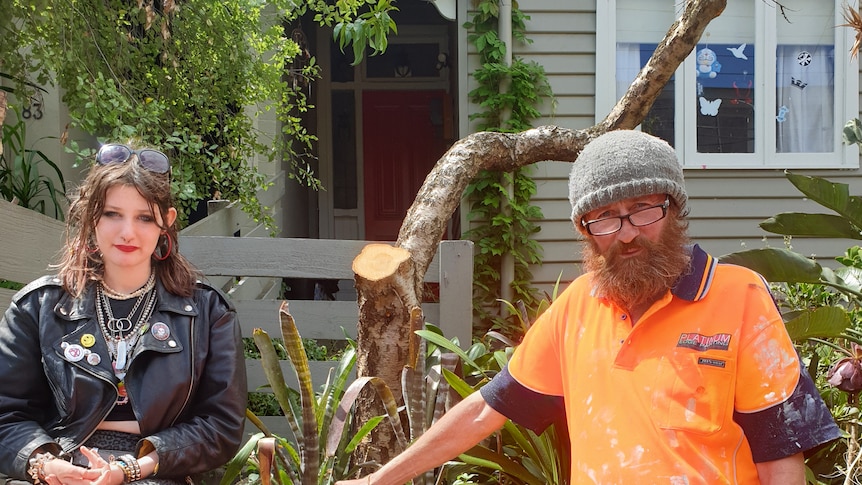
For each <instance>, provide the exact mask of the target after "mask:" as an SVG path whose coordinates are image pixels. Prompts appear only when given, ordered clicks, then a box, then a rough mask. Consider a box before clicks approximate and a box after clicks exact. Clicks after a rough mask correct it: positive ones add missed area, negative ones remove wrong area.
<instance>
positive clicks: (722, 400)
mask: <svg viewBox="0 0 862 485" xmlns="http://www.w3.org/2000/svg"><path fill="white" fill-rule="evenodd" d="M569 199H570V202H571V203H572V222H573V223H574V226H575V228H576V229H577V230H578V231H579V233H580V234H581V235H582V236H583V237H584V238H585V240H586V244H585V247H584V265H585V269H586V270H587V272H586V273H585V274H584V275H582V276H580V277H579V278H577V279H576V280H575V281H574V282H572V283H571V284H570V285H569V287H568V288H566V290H565V291H564V292H563V293H562V294H561V295H560V296H559V297H558V298H557V299H556V300H555V301H554V302H553V304H552V305H551V306H550V307H549V308H548V309H547V310H546V311H545V312H544V313H543V314H542V315H541V316H540V317H539V319H538V320H537V321H536V322H535V324H534V325H533V326H532V328H531V329H530V330H529V331H528V332H527V335H526V336H525V338H524V341H523V342H522V343H521V345H519V346H518V348H517V349H516V350H515V353H514V355H513V356H512V359H511V360H510V362H509V364H508V366H507V367H506V368H505V369H503V371H502V372H500V373H499V374H498V375H497V376H496V377H495V378H494V379H493V380H492V381H491V382H490V383H489V384H487V385H485V386H484V387H482V389H481V390H480V392H477V393H474V394H473V395H471V396H469V397H467V398H466V399H465V400H464V401H462V402H461V403H459V404H458V405H456V406H455V407H454V408H452V409H451V410H450V411H449V412H447V413H446V414H445V415H444V416H443V418H442V419H441V420H440V421H438V422H437V423H436V424H435V425H434V426H432V427H431V429H430V430H428V431H427V432H426V433H425V434H424V435H422V437H421V438H420V439H419V440H417V441H416V442H415V443H414V444H413V445H411V446H410V447H409V448H408V449H407V450H406V451H405V452H404V453H402V454H401V455H399V456H397V457H396V458H394V459H393V460H392V461H391V462H390V463H388V464H386V465H385V466H384V467H382V468H381V469H379V470H377V471H375V472H374V473H372V474H371V475H368V476H366V477H365V478H362V479H360V480H354V481H346V482H341V483H342V484H344V485H348V484H354V485H359V484H374V485H377V484H392V485H397V484H403V483H404V482H406V481H408V480H409V479H410V478H412V477H414V476H416V475H418V474H420V473H422V472H424V471H425V470H427V469H430V468H432V467H435V466H439V465H440V464H442V463H444V462H445V461H447V460H449V459H452V458H454V457H456V456H458V455H459V454H460V453H462V452H464V451H466V450H468V449H469V448H471V447H472V446H473V445H475V444H476V443H478V442H479V441H481V440H482V439H484V438H486V437H487V436H488V435H489V434H491V433H493V432H495V431H496V430H498V429H499V428H500V427H502V425H503V424H504V423H505V421H506V419H507V418H508V419H511V420H513V421H515V422H517V423H519V424H521V425H523V426H525V427H528V428H530V429H532V430H534V431H535V432H536V433H540V432H541V431H542V430H543V429H545V428H546V427H547V426H548V425H550V424H551V423H552V422H554V421H555V420H556V418H558V417H560V416H561V415H562V414H564V415H565V422H566V425H567V427H568V434H569V436H570V439H571V464H572V465H571V466H572V469H571V479H570V481H569V483H572V484H581V483H600V484H642V483H648V484H669V485H677V484H718V483H741V484H757V483H762V484H780V485H788V484H798V485H802V484H804V483H805V465H804V461H803V460H804V455H803V453H804V452H805V451H808V450H812V449H814V448H817V447H819V446H820V445H822V444H824V443H826V442H828V441H831V440H833V439H836V438H838V437H839V436H840V431H839V429H838V427H837V426H836V425H835V422H834V420H833V419H832V416H831V414H830V413H829V410H828V408H827V407H826V406H825V404H824V403H823V401H822V400H821V398H820V395H819V393H818V392H817V389H816V387H815V386H814V383H813V382H812V380H811V378H810V377H809V375H808V372H807V371H806V370H805V369H804V367H803V366H802V364H801V362H800V360H799V357H798V355H797V353H796V350H795V348H794V347H793V344H792V342H791V341H790V338H789V337H788V335H787V331H786V330H785V328H784V324H783V322H782V319H781V315H780V314H779V312H778V309H777V307H776V305H775V303H774V301H773V300H772V297H771V295H770V293H769V290H768V287H767V284H766V282H765V281H764V280H763V278H762V277H761V276H760V275H758V274H756V273H754V272H753V271H751V270H749V269H746V268H742V267H739V266H732V265H726V264H720V263H719V262H718V261H717V260H716V259H715V258H713V257H712V256H710V255H709V254H707V253H706V252H704V251H703V250H702V249H701V248H700V247H699V246H697V245H692V244H690V243H689V240H688V236H687V228H688V222H687V215H688V197H687V195H686V191H685V186H684V181H683V174H682V169H681V167H680V165H679V162H678V160H677V158H676V154H675V152H674V150H673V148H671V147H670V146H669V145H668V144H667V143H666V142H664V141H662V140H660V139H658V138H655V137H653V136H651V135H647V134H644V133H642V132H639V131H613V132H609V133H607V134H604V135H602V136H600V137H598V138H596V139H595V140H594V141H593V142H591V143H589V144H588V145H587V146H586V147H585V148H584V150H583V151H582V152H581V154H580V156H579V157H578V161H577V162H576V163H575V164H574V166H573V168H572V172H571V176H570V180H569Z"/></svg>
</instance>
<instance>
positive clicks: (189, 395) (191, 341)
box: [171, 317, 196, 426]
mask: <svg viewBox="0 0 862 485" xmlns="http://www.w3.org/2000/svg"><path fill="white" fill-rule="evenodd" d="M195 320H196V319H195V317H191V322H190V323H189V348H190V349H191V351H190V352H189V357H190V363H189V364H190V365H189V367H191V372H190V374H189V390H188V393H187V394H186V400H185V401H183V405H182V407H180V412H178V413H177V415H176V416H174V419H172V420H171V426H173V425H175V424H176V423H177V418H179V417H180V416H181V415H182V414H183V411H185V409H186V406H187V405H188V404H189V401H191V399H192V387H193V386H194V378H195Z"/></svg>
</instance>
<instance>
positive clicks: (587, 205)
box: [569, 130, 688, 225]
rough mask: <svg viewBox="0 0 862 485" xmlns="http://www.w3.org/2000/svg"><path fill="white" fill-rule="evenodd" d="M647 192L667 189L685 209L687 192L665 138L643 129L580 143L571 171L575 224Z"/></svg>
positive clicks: (661, 191) (620, 131) (666, 191)
mask: <svg viewBox="0 0 862 485" xmlns="http://www.w3.org/2000/svg"><path fill="white" fill-rule="evenodd" d="M649 194H668V195H670V196H671V197H673V199H674V200H675V201H676V203H677V206H679V208H680V209H681V210H683V211H685V209H686V201H687V200H688V196H687V195H686V194H685V182H684V181H683V176H682V167H681V166H680V164H679V161H678V160H677V158H676V153H675V152H674V151H673V148H672V147H671V146H670V145H668V144H667V142H665V141H664V140H662V139H660V138H656V137H654V136H652V135H648V134H646V133H643V132H641V131H634V130H616V131H610V132H608V133H605V134H603V135H601V136H599V137H598V138H596V139H595V140H593V141H592V142H590V143H588V144H587V146H586V147H584V149H583V150H582V151H581V154H580V155H579V156H578V160H577V161H576V162H575V163H574V164H573V166H572V172H571V174H570V175H569V201H570V202H571V203H572V221H574V222H575V225H578V224H579V223H580V220H581V218H582V217H583V216H584V214H586V213H587V212H590V211H592V210H595V209H598V208H599V207H602V206H605V205H608V204H611V203H614V202H618V201H621V200H623V199H628V198H631V197H641V196H644V195H649Z"/></svg>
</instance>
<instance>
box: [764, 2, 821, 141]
mask: <svg viewBox="0 0 862 485" xmlns="http://www.w3.org/2000/svg"><path fill="white" fill-rule="evenodd" d="M834 14H835V11H834V4H832V3H831V2H828V3H827V2H823V1H820V0H789V2H788V4H787V8H786V9H785V13H784V14H783V15H779V16H778V17H777V29H778V46H777V48H776V61H775V62H776V63H775V73H776V80H775V82H776V92H775V94H776V99H775V110H776V114H775V149H776V151H777V152H779V153H823V152H832V151H833V150H834V147H833V145H834V139H835V127H834V121H833V120H834V109H835V43H834V35H835V29H836V28H835V26H834V23H835V20H834Z"/></svg>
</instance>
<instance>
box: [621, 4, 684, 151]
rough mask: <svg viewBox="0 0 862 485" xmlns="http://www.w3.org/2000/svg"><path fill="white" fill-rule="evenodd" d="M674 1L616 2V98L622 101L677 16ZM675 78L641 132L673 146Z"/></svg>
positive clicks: (657, 101) (661, 95)
mask: <svg viewBox="0 0 862 485" xmlns="http://www.w3.org/2000/svg"><path fill="white" fill-rule="evenodd" d="M677 3H678V2H674V1H673V0H617V39H618V43H617V65H616V94H617V99H619V98H621V97H622V96H623V95H624V94H625V93H626V91H628V89H629V86H630V85H631V83H632V81H634V79H635V77H636V76H637V74H638V72H640V70H641V68H642V67H643V66H644V64H646V62H647V60H649V58H650V56H652V54H653V51H655V48H656V45H658V42H659V41H660V40H661V39H662V38H664V36H665V34H666V33H667V28H668V27H669V26H670V25H671V24H672V23H673V21H674V18H675V16H676V14H677V13H678V12H675V10H674V9H675V8H678V7H679V5H677ZM675 82H676V80H675V77H672V78H671V79H670V81H668V83H667V84H666V85H665V87H664V89H663V90H662V92H661V94H660V95H659V97H658V99H656V102H655V104H653V106H652V108H651V109H650V111H649V113H647V115H646V117H645V118H644V121H643V123H641V130H643V131H645V132H647V133H650V134H652V135H655V136H658V137H660V138H663V139H664V140H665V141H667V142H668V143H670V144H671V145H674V142H675V140H674V116H675V114H676V112H675V109H674V103H675V97H674V86H675Z"/></svg>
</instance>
